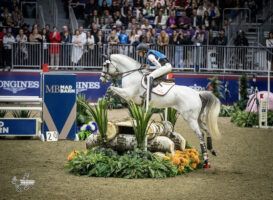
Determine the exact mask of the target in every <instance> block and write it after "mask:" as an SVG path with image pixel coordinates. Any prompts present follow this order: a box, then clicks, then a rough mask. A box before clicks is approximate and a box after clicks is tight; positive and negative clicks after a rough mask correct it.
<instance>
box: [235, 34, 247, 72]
mask: <svg viewBox="0 0 273 200" xmlns="http://www.w3.org/2000/svg"><path fill="white" fill-rule="evenodd" d="M234 45H235V46H238V47H240V46H244V47H242V48H236V53H235V55H236V58H235V62H236V64H237V67H239V68H246V65H247V59H246V55H247V48H246V46H248V39H247V38H246V37H245V33H244V31H242V30H239V31H238V33H237V36H236V38H235V40H234Z"/></svg>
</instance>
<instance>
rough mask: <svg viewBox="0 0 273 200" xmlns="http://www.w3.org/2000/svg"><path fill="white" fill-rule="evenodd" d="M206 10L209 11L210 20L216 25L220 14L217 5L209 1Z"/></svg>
mask: <svg viewBox="0 0 273 200" xmlns="http://www.w3.org/2000/svg"><path fill="white" fill-rule="evenodd" d="M208 12H209V17H210V18H211V20H214V21H215V23H216V25H217V26H218V25H219V22H220V16H221V14H220V11H219V8H218V6H216V5H215V4H214V3H211V6H210V8H209V10H208Z"/></svg>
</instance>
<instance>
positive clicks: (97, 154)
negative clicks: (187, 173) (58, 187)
mask: <svg viewBox="0 0 273 200" xmlns="http://www.w3.org/2000/svg"><path fill="white" fill-rule="evenodd" d="M67 168H68V170H69V171H70V172H71V173H73V174H76V175H88V176H95V177H118V178H128V179H131V178H165V177H173V176H176V175H177V174H178V170H177V167H176V166H174V165H173V164H171V162H170V161H168V160H163V159H160V158H158V157H156V156H155V155H153V154H152V153H150V152H143V151H141V150H138V149H136V150H135V151H132V152H127V153H126V154H124V155H118V154H117V153H115V152H114V151H113V150H110V149H108V150H107V149H95V150H89V151H87V152H86V153H84V152H79V153H78V154H77V155H76V156H75V157H74V158H73V159H72V160H70V161H68V164H67Z"/></svg>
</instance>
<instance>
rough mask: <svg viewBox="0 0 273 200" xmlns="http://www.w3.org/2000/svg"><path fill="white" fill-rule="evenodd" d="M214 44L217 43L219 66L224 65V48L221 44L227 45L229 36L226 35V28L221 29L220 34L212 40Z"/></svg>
mask: <svg viewBox="0 0 273 200" xmlns="http://www.w3.org/2000/svg"><path fill="white" fill-rule="evenodd" d="M212 44H213V45H217V47H216V55H217V61H218V66H222V67H223V65H224V49H223V47H220V46H226V45H227V37H226V36H225V29H221V30H220V31H219V33H218V36H217V37H215V38H213V40H212Z"/></svg>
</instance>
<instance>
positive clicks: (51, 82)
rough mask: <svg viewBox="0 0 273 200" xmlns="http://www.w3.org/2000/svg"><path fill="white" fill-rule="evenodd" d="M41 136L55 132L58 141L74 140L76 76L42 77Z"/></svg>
mask: <svg viewBox="0 0 273 200" xmlns="http://www.w3.org/2000/svg"><path fill="white" fill-rule="evenodd" d="M43 101H44V102H43V134H44V135H45V137H46V132H47V131H57V132H58V136H59V137H58V138H59V139H71V140H74V139H75V135H76V112H77V103H76V75H75V74H65V73H63V74H59V73H54V74H53V73H52V74H51V73H47V74H44V75H43Z"/></svg>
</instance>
